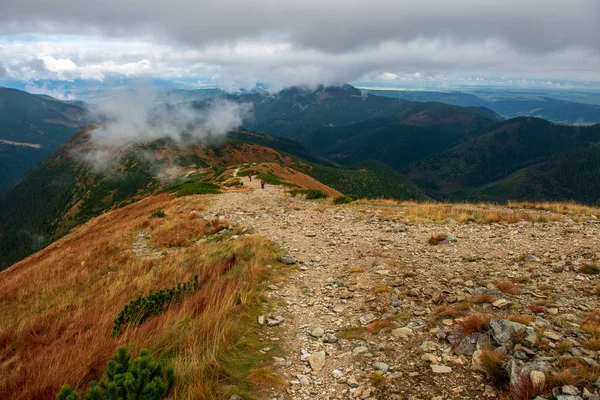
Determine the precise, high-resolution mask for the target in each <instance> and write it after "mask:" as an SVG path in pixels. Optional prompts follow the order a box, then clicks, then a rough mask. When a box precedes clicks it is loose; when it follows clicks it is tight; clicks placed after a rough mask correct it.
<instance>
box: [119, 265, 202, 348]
mask: <svg viewBox="0 0 600 400" xmlns="http://www.w3.org/2000/svg"><path fill="white" fill-rule="evenodd" d="M197 288H198V275H194V276H193V277H192V279H190V280H189V281H187V282H183V283H181V282H180V283H178V284H177V285H175V286H173V287H171V288H168V289H162V290H159V291H158V292H153V291H150V293H148V295H147V296H142V295H141V294H139V295H138V297H137V298H136V299H135V300H133V301H131V302H130V303H129V304H127V305H126V306H125V307H124V308H123V309H122V310H121V311H119V314H118V315H117V318H115V320H114V322H113V330H112V336H119V335H120V334H121V333H123V329H125V327H127V326H129V325H135V326H137V325H141V324H142V323H144V321H146V320H147V319H148V318H151V317H153V316H155V315H157V314H159V313H160V312H161V311H163V310H166V309H167V308H168V307H169V306H170V305H171V304H174V303H178V302H180V301H181V300H183V298H184V297H185V296H186V295H188V294H190V293H193V292H194V291H195V290H196V289H197Z"/></svg>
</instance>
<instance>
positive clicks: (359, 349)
mask: <svg viewBox="0 0 600 400" xmlns="http://www.w3.org/2000/svg"><path fill="white" fill-rule="evenodd" d="M368 351H369V349H368V347H366V346H358V347H355V348H354V349H353V350H352V355H353V356H357V355H359V354H362V353H366V352H368Z"/></svg>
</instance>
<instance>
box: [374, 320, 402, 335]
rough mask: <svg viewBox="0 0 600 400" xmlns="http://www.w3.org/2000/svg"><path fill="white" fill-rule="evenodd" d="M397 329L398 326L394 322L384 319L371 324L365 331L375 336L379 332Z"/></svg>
mask: <svg viewBox="0 0 600 400" xmlns="http://www.w3.org/2000/svg"><path fill="white" fill-rule="evenodd" d="M397 327H398V324H397V323H396V322H394V321H390V320H387V319H384V320H381V321H374V322H371V323H370V324H369V326H368V327H367V330H368V331H369V332H370V333H372V334H374V335H376V334H378V333H379V332H381V331H389V330H392V329H394V328H397Z"/></svg>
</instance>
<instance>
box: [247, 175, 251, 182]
mask: <svg viewBox="0 0 600 400" xmlns="http://www.w3.org/2000/svg"><path fill="white" fill-rule="evenodd" d="M248 178H250V182H252V174H250V175H248Z"/></svg>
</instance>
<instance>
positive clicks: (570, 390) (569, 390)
mask: <svg viewBox="0 0 600 400" xmlns="http://www.w3.org/2000/svg"><path fill="white" fill-rule="evenodd" d="M561 391H562V393H563V394H566V395H568V396H578V395H579V393H580V392H579V389H577V388H576V387H575V386H573V385H565V386H563V387H562V388H561Z"/></svg>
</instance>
